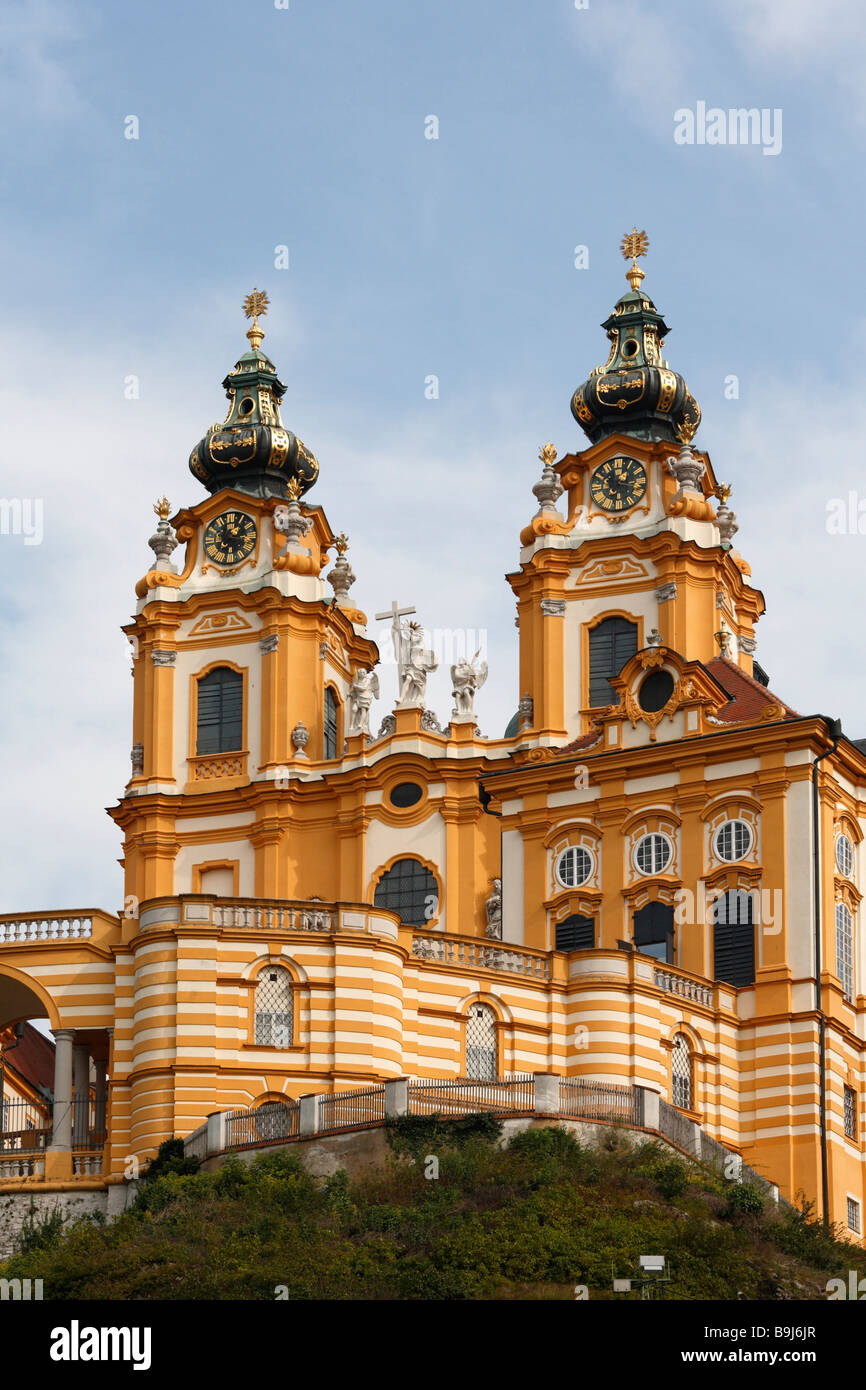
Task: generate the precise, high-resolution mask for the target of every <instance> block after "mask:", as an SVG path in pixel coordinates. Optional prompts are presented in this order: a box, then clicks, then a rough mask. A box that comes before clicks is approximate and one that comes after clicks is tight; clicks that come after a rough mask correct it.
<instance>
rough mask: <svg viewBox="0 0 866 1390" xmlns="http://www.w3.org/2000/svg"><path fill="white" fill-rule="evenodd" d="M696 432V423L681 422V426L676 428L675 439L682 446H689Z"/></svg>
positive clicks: (693, 421) (692, 421)
mask: <svg viewBox="0 0 866 1390" xmlns="http://www.w3.org/2000/svg"><path fill="white" fill-rule="evenodd" d="M697 431H698V426H697V421H695V420H683V422H682V424H681V425H679V426H678V427H677V439H678V440H679V441H680V443H681V444H682V445H686V444H691V442H692V440H693V439H694V437H695V435H696V434H697Z"/></svg>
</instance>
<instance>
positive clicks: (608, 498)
mask: <svg viewBox="0 0 866 1390" xmlns="http://www.w3.org/2000/svg"><path fill="white" fill-rule="evenodd" d="M646 488H647V477H646V469H645V468H644V466H643V464H642V463H640V462H639V461H638V460H637V459H633V458H629V456H628V455H627V454H616V455H615V456H614V457H613V458H609V459H605V460H604V463H600V464H599V465H598V468H596V469H595V471H594V472H593V474H592V475H591V477H590V480H589V495H590V497H591V498H592V500H593V502H594V503H595V505H596V506H597V507H600V508H601V510H602V511H603V512H610V513H617V512H625V511H628V510H629V509H630V508H631V507H634V506H637V504H638V502H640V501H641V499H642V498H643V497H644V495H645V494H646Z"/></svg>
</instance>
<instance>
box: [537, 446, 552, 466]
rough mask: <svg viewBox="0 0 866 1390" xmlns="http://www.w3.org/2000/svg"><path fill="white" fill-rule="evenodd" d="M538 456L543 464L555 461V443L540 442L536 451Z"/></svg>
mask: <svg viewBox="0 0 866 1390" xmlns="http://www.w3.org/2000/svg"><path fill="white" fill-rule="evenodd" d="M538 457H539V458H540V459H541V462H542V463H543V464H545V465H547V464H550V463H555V462H556V445H555V444H549V443H548V444H542V446H541V448H540V449H539V451H538Z"/></svg>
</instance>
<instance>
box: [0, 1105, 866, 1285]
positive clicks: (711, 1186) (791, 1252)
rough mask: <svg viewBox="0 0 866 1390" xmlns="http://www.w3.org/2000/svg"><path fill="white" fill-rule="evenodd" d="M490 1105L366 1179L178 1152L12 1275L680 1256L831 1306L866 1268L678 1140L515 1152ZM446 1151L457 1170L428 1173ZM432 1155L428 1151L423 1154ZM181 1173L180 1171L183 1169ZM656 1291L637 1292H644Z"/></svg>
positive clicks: (595, 1266) (396, 1125) (13, 1263)
mask: <svg viewBox="0 0 866 1390" xmlns="http://www.w3.org/2000/svg"><path fill="white" fill-rule="evenodd" d="M498 1131H499V1126H498V1124H497V1122H495V1121H492V1120H490V1119H489V1118H485V1117H478V1118H475V1117H473V1118H471V1119H467V1120H462V1121H453V1122H450V1123H443V1122H437V1121H435V1120H426V1119H410V1120H406V1119H404V1120H398V1121H395V1122H393V1123H392V1125H391V1126H390V1129H389V1137H390V1140H391V1146H392V1149H393V1150H394V1159H393V1162H392V1163H391V1164H390V1165H389V1167H388V1169H387V1170H386V1171H383V1172H381V1173H379V1174H376V1175H374V1176H370V1177H368V1178H366V1179H365V1180H363V1181H360V1182H357V1183H349V1182H348V1181H347V1179H346V1175H345V1174H344V1173H339V1174H337V1175H336V1176H335V1177H333V1178H331V1179H329V1180H328V1181H327V1182H325V1183H321V1182H317V1181H315V1180H314V1179H312V1178H310V1177H309V1176H308V1175H307V1173H306V1172H305V1170H304V1168H303V1167H302V1165H301V1162H300V1159H299V1158H298V1155H297V1152H296V1151H292V1150H289V1151H287V1152H286V1153H285V1154H281V1155H279V1156H271V1157H266V1158H259V1159H257V1160H256V1162H255V1163H254V1164H252V1166H249V1167H247V1166H245V1165H243V1164H241V1163H240V1162H239V1161H237V1160H231V1161H229V1162H227V1163H226V1164H225V1166H224V1167H223V1168H222V1169H221V1170H220V1171H219V1172H217V1173H213V1174H198V1173H189V1172H184V1171H178V1170H182V1169H183V1168H184V1167H188V1166H189V1165H188V1164H185V1163H184V1161H183V1160H182V1158H181V1159H178V1158H177V1157H175V1156H173V1155H176V1153H177V1149H178V1147H179V1145H178V1144H177V1141H174V1149H173V1148H172V1144H171V1143H170V1144H169V1145H168V1146H163V1149H164V1152H163V1151H161V1157H160V1159H159V1160H157V1162H156V1163H155V1164H154V1165H153V1168H152V1171H151V1173H150V1174H149V1176H148V1179H147V1181H146V1182H145V1183H144V1184H143V1186H142V1189H141V1192H140V1194H139V1198H138V1201H137V1205H136V1207H135V1208H134V1209H133V1210H131V1211H129V1212H127V1213H126V1214H125V1215H124V1216H123V1217H122V1218H121V1219H120V1220H119V1221H117V1222H116V1223H114V1224H112V1225H110V1226H105V1225H101V1224H95V1223H93V1222H90V1221H87V1222H80V1223H78V1224H77V1225H75V1226H74V1227H72V1228H71V1229H67V1230H65V1231H63V1230H60V1229H59V1223H58V1222H57V1221H56V1220H55V1221H51V1220H49V1221H47V1222H44V1223H43V1225H42V1226H35V1227H32V1228H31V1230H30V1231H29V1232H28V1234H27V1236H26V1238H25V1248H24V1249H23V1250H22V1252H21V1253H20V1254H18V1255H16V1256H14V1257H13V1258H12V1259H11V1260H9V1261H7V1262H6V1264H5V1267H4V1266H0V1274H2V1275H5V1276H7V1277H13V1276H19V1277H31V1278H41V1279H43V1280H44V1287H45V1298H46V1299H49V1298H50V1299H65V1298H87V1299H110V1300H117V1299H273V1298H274V1297H276V1296H277V1295H276V1292H275V1291H276V1290H277V1288H278V1287H280V1286H281V1287H282V1289H283V1290H284V1292H283V1293H282V1295H281V1296H283V1297H288V1298H291V1299H525V1298H530V1299H573V1298H574V1297H575V1291H574V1286H575V1285H576V1284H584V1285H587V1286H588V1288H589V1297H590V1298H592V1299H597V1298H601V1299H608V1298H621V1297H622V1296H621V1295H614V1294H613V1293H612V1292H611V1262H613V1270H614V1273H615V1274H616V1275H618V1276H628V1275H629V1274H630V1273H632V1272H633V1270H634V1267H635V1265H636V1263H637V1257H638V1256H639V1255H641V1254H659V1253H661V1254H664V1255H666V1256H667V1257H668V1260H669V1262H670V1264H671V1266H672V1270H673V1282H672V1283H671V1284H669V1285H668V1286H667V1287H666V1289H665V1291H664V1292H665V1296H666V1297H667V1298H673V1299H706V1298H720V1299H737V1298H748V1299H756V1298H786V1299H823V1298H825V1297H826V1284H827V1280H828V1279H829V1278H830V1277H833V1276H841V1277H842V1278H847V1271H848V1270H850V1269H856V1270H857V1271H858V1277H859V1276H862V1275H863V1274H866V1252H864V1251H863V1250H862V1249H860V1248H859V1247H856V1246H851V1245H849V1244H847V1243H845V1242H844V1241H842V1240H839V1239H836V1238H834V1236H833V1235H829V1236H828V1235H827V1234H825V1233H824V1231H823V1230H822V1228H821V1226H820V1225H819V1224H817V1223H815V1222H814V1221H813V1220H812V1219H811V1217H810V1214H809V1212H808V1211H800V1212H797V1213H791V1212H787V1213H785V1212H781V1213H780V1212H778V1211H776V1210H775V1209H774V1210H772V1211H767V1210H765V1209H764V1207H763V1202H762V1199H761V1197H760V1194H759V1193H758V1192H757V1190H756V1189H754V1188H751V1187H746V1186H740V1185H735V1184H731V1183H726V1182H725V1181H724V1180H722V1179H717V1178H716V1177H714V1176H713V1175H712V1174H711V1173H708V1172H705V1171H701V1170H695V1169H693V1168H691V1167H687V1166H686V1165H685V1164H684V1163H682V1162H680V1161H679V1160H678V1159H677V1158H675V1157H672V1156H671V1154H670V1152H669V1151H668V1150H666V1149H663V1148H662V1147H660V1146H658V1145H656V1144H652V1143H647V1144H643V1145H642V1146H641V1147H639V1148H637V1149H631V1148H629V1147H628V1145H627V1144H626V1143H625V1142H624V1140H623V1138H622V1137H621V1136H620V1135H619V1134H618V1133H617V1132H616V1131H613V1130H612V1131H611V1134H610V1139H609V1147H608V1148H607V1149H606V1150H601V1151H599V1150H595V1149H588V1148H584V1147H581V1145H580V1144H578V1143H577V1142H576V1141H575V1140H574V1139H573V1138H572V1136H571V1135H570V1134H568V1133H567V1132H566V1131H565V1130H562V1129H558V1128H550V1129H535V1130H531V1131H528V1132H527V1133H525V1134H521V1135H519V1136H517V1137H515V1138H513V1139H512V1140H511V1142H510V1143H509V1144H508V1146H507V1147H506V1148H504V1149H503V1148H499V1147H497V1145H496V1143H495V1140H496V1139H497V1138H498ZM428 1155H434V1156H435V1157H436V1158H437V1160H438V1177H426V1176H425V1170H426V1171H427V1172H431V1171H433V1169H434V1165H432V1164H430V1163H429V1162H427V1161H426V1159H427V1156H428ZM413 1160H414V1161H413ZM172 1170H174V1171H172ZM635 1296H636V1295H631V1297H635Z"/></svg>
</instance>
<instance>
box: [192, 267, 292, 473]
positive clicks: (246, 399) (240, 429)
mask: <svg viewBox="0 0 866 1390" xmlns="http://www.w3.org/2000/svg"><path fill="white" fill-rule="evenodd" d="M267 307H268V296H267V295H266V294H265V293H264V291H262V290H253V292H252V294H250V295H248V296H247V298H246V300H245V301H244V312H245V313H246V315H247V318H251V319H252V320H253V325H252V328H250V329H249V330H248V331H247V337H248V338H249V340H250V348H251V350H250V351H249V352H245V353H244V355H243V357H241V358H240V359H239V360H238V361H237V362H236V363H235V365H234V367H233V368H232V370H231V371H230V372H229V374H228V376H227V377H226V378H225V380H224V381H223V387H224V388H225V393H226V395H227V397H228V399H229V402H230V404H229V411H228V414H227V415H226V418H225V420H224V421H223V422H222V424H216V425H211V427H210V429H209V430H208V432H207V434H206V435H205V437H204V439H200V440H199V442H198V444H196V446H195V448H194V449H193V451H192V453H191V454H190V456H189V467H190V472H191V473H193V474H194V476H195V477H196V478H198V479H199V481H200V482H202V483H204V485H205V487H206V488H207V489H208V491H209V492H220V491H221V490H222V489H223V488H226V487H231V488H236V489H237V491H238V492H246V493H248V494H249V495H250V496H251V497H288V496H289V492H288V483H289V481H290V480H291V479H292V478H294V479H295V480H296V481H297V483H298V485H299V487H300V491H301V492H302V493H303V492H306V491H307V490H308V489H309V488H311V487H312V486H313V483H314V482H315V481H316V478H317V477H318V473H319V465H318V463H317V461H316V458H315V456H314V455H313V454H311V453H310V450H309V449H308V448H307V447H306V445H304V444H302V443H301V441H300V440H299V439H298V438H297V436H296V435H294V434H292V431H291V430H287V429H286V428H285V426H284V424H283V421H282V418H281V416H280V401H281V400H282V399H283V396H284V395H285V390H286V388H285V386H284V384H283V382H281V381H280V379H279V377H278V376H277V374H276V368H275V367H274V364H273V362H271V360H270V358H269V357H266V356H265V354H264V353H263V352H262V350H261V343H262V339H263V338H264V336H265V335H264V332H263V331H262V329H261V328H259V324H258V319H259V315H260V314H264V313H266V312H267Z"/></svg>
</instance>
